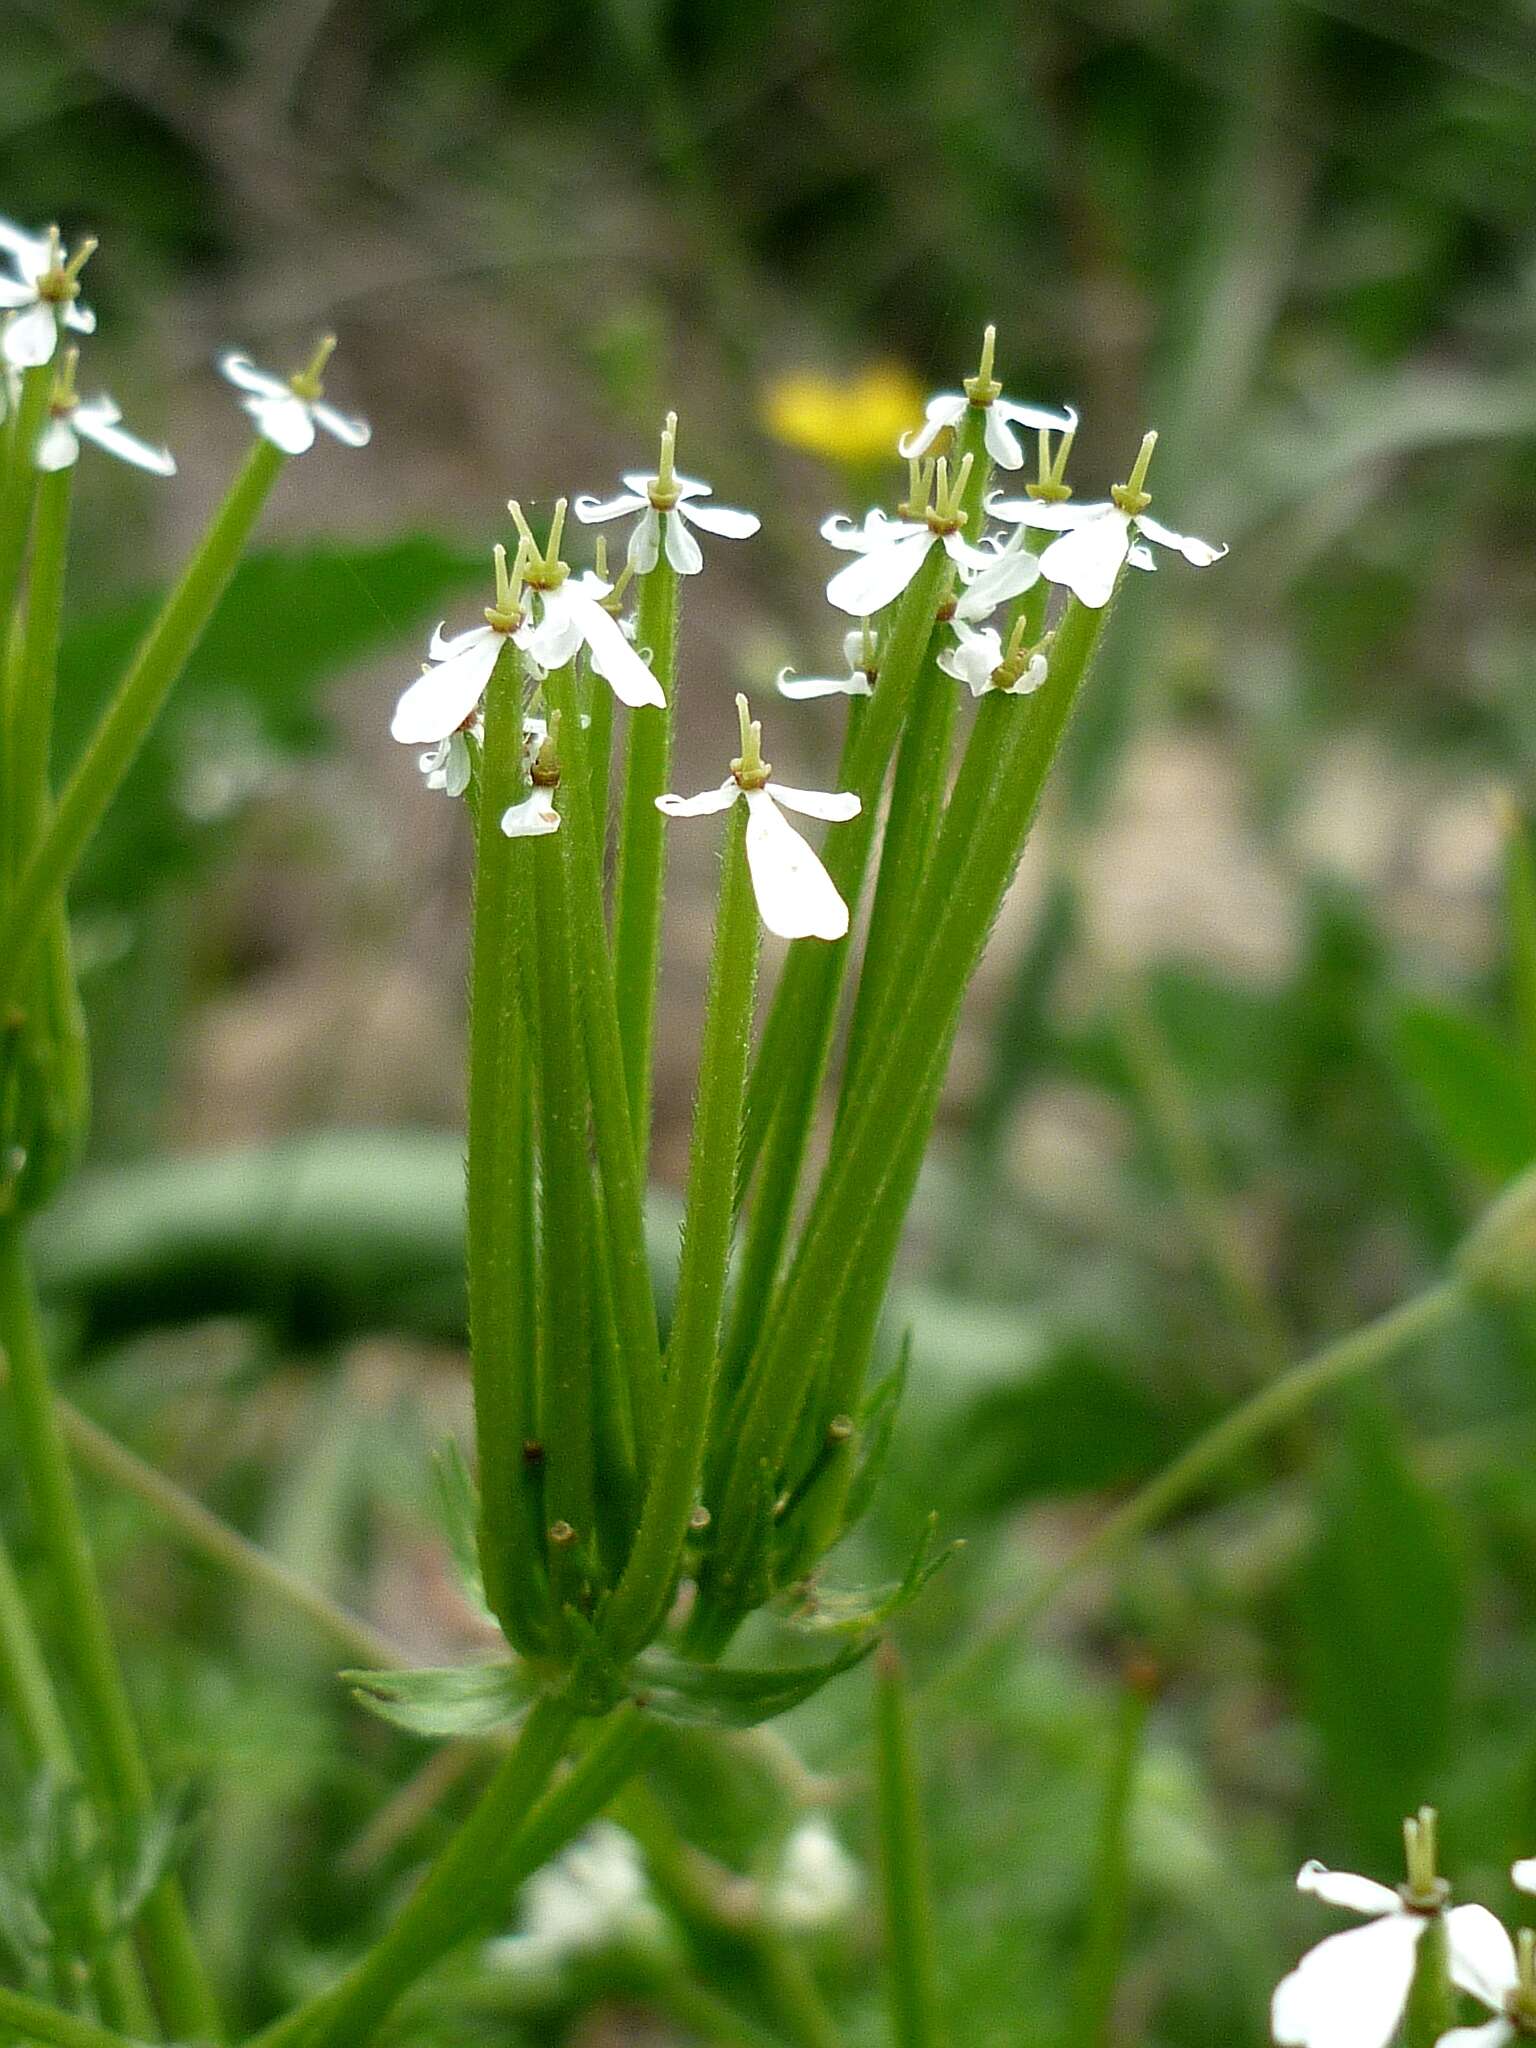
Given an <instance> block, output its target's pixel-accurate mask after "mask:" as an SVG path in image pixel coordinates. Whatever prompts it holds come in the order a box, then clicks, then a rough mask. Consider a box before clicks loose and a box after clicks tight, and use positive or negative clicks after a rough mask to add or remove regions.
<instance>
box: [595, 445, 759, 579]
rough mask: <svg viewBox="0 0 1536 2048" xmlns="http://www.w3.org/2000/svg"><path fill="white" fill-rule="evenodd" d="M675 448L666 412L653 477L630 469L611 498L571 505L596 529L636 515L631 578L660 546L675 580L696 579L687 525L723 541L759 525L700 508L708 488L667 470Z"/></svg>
mask: <svg viewBox="0 0 1536 2048" xmlns="http://www.w3.org/2000/svg"><path fill="white" fill-rule="evenodd" d="M676 447H677V414H676V413H675V412H669V413H668V414H667V423H666V425H665V426H664V427H663V428H662V433H661V460H660V462H659V463H658V464H657V469H656V474H655V476H646V475H644V474H643V473H642V472H641V471H640V470H630V471H628V472H626V474H625V476H624V478H623V483H624V489H623V492H622V493H621V494H620V496H618V497H617V498H594V497H591V496H583V497H580V498H578V499H577V500H576V501H575V504H574V505H573V507H572V510H573V511H574V512H575V514H576V517H577V518H578V519H579V520H580V521H581V523H582V525H583V526H602V525H604V524H605V523H606V522H607V521H608V520H610V519H624V518H627V517H628V516H629V515H630V514H631V513H634V512H638V513H639V514H640V517H639V518H638V519H637V520H636V521H635V524H634V527H633V528H632V530H631V532H630V536H629V557H628V558H629V566H630V568H631V569H633V570H634V572H635V574H636V575H637V576H648V575H649V574H650V572H651V570H652V569H654V568H655V566H656V564H657V562H658V561H659V560H660V559H661V551H662V548H663V546H665V548H666V553H667V560H668V561H669V562H670V563H671V564H672V567H673V568H674V569H675V570H676V571H677V573H678V575H679V576H697V575H698V573H699V571H700V570H701V569H702V568H703V566H704V551H703V549H702V548H701V547H700V546H699V544H698V542H697V541H696V540H695V539H694V537H693V535H692V533H690V532H689V530H688V529H689V528H690V527H691V526H697V527H699V528H700V529H701V530H702V531H703V532H705V533H715V534H719V535H721V536H722V538H724V539H726V540H747V539H750V537H751V536H752V535H753V534H754V533H756V532H757V531H758V529H759V527H760V526H761V525H762V521H761V520H760V519H759V518H758V516H757V514H756V513H755V512H736V511H733V510H732V509H731V507H730V506H729V505H701V504H700V503H699V500H700V499H701V498H709V497H713V496H714V488H713V486H712V485H710V484H704V483H700V482H699V481H698V479H697V478H695V477H687V476H679V475H678V474H677V472H676V470H675V469H674V468H673V466H672V461H673V456H674V453H675V451H676Z"/></svg>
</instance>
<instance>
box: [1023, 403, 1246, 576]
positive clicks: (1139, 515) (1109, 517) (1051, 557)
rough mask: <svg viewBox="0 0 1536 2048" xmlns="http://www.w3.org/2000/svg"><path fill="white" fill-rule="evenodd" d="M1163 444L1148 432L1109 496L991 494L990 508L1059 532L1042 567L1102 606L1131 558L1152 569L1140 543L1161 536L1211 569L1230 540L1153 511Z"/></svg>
mask: <svg viewBox="0 0 1536 2048" xmlns="http://www.w3.org/2000/svg"><path fill="white" fill-rule="evenodd" d="M1156 445H1157V436H1156V434H1148V435H1147V436H1146V438H1145V439H1144V440H1143V442H1142V444H1141V453H1140V454H1139V455H1138V456H1137V458H1136V466H1135V468H1134V469H1133V470H1132V471H1131V474H1130V479H1129V481H1128V482H1126V483H1123V484H1116V485H1115V487H1114V489H1113V490H1112V491H1111V492H1110V494H1109V496H1108V498H1105V499H1101V500H1097V501H1095V502H1093V503H1091V504H1086V505H1074V504H1071V503H1070V502H1064V501H1057V502H1050V501H1047V500H1041V499H1038V498H991V499H989V500H988V503H987V510H988V511H989V512H990V513H991V514H992V515H993V517H994V518H996V519H1010V520H1014V521H1016V522H1017V523H1018V524H1019V525H1021V526H1033V527H1038V528H1041V529H1042V530H1044V531H1045V532H1048V533H1055V534H1059V535H1060V538H1059V539H1058V540H1053V541H1052V542H1051V544H1050V546H1049V547H1048V548H1047V549H1046V550H1045V552H1044V554H1043V555H1042V556H1041V557H1040V567H1041V569H1042V570H1043V571H1044V573H1045V575H1046V576H1047V577H1049V579H1050V580H1051V582H1052V583H1064V584H1065V585H1066V587H1067V589H1068V590H1070V591H1071V592H1072V595H1073V596H1074V597H1075V598H1076V599H1077V601H1078V603H1079V604H1084V605H1087V606H1088V607H1089V609H1090V610H1091V611H1098V610H1099V609H1101V607H1102V606H1104V605H1106V604H1108V602H1109V598H1110V593H1111V592H1112V591H1113V589H1114V587H1115V582H1116V579H1117V578H1118V576H1119V574H1120V571H1121V568H1122V567H1123V566H1124V564H1125V562H1126V561H1127V559H1130V560H1131V561H1132V563H1133V566H1134V567H1136V568H1138V569H1150V568H1151V567H1152V558H1151V556H1150V554H1149V553H1148V552H1147V550H1146V549H1145V547H1141V546H1140V543H1142V542H1145V541H1155V542H1156V544H1157V545H1158V546H1159V547H1163V548H1172V549H1173V550H1174V551H1175V553H1177V554H1181V555H1182V556H1183V557H1184V559H1185V561H1186V562H1189V563H1191V564H1193V566H1194V567H1195V568H1197V569H1208V568H1209V567H1210V565H1211V563H1212V562H1219V561H1220V560H1221V558H1222V556H1223V555H1224V554H1225V553H1226V552H1227V550H1226V548H1225V546H1218V545H1217V544H1216V543H1215V542H1213V541H1208V540H1199V539H1197V538H1196V537H1195V536H1194V535H1193V534H1187V533H1175V532H1174V530H1173V528H1172V527H1171V526H1164V525H1162V524H1161V522H1160V521H1158V520H1156V519H1149V518H1148V517H1147V509H1146V508H1147V506H1148V505H1150V504H1151V502H1152V500H1151V499H1150V498H1149V497H1148V496H1147V493H1146V492H1145V490H1143V488H1142V485H1143V483H1144V482H1145V480H1146V474H1147V465H1148V463H1149V462H1150V461H1151V459H1152V450H1153V448H1154V447H1155V446H1156Z"/></svg>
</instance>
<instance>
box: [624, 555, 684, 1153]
mask: <svg viewBox="0 0 1536 2048" xmlns="http://www.w3.org/2000/svg"><path fill="white" fill-rule="evenodd" d="M668 516H670V515H668ZM677 600H678V590H677V571H676V570H675V569H674V568H673V567H672V564H671V563H670V562H669V561H668V560H667V558H666V554H665V553H663V554H662V556H661V559H660V560H659V561H658V562H657V564H656V566H655V568H654V569H652V570H651V571H650V573H649V575H646V576H642V577H641V578H640V599H639V605H638V608H637V611H636V621H635V634H636V638H637V640H638V642H639V644H640V646H641V647H642V648H644V649H646V650H647V652H648V654H649V657H650V665H651V673H652V675H654V676H655V678H656V680H657V682H658V683H660V685H661V687H662V690H663V691H664V692H665V695H666V699H667V701H666V705H665V707H664V708H657V707H656V706H653V705H644V706H642V707H641V708H640V709H639V710H636V711H631V713H630V714H629V749H628V752H627V754H626V756H625V762H624V797H623V812H622V816H621V819H620V824H619V857H618V868H617V870H616V872H615V875H614V899H613V978H614V986H615V989H616V991H617V997H618V1008H619V1035H620V1038H621V1039H622V1041H623V1049H624V1091H625V1094H626V1095H627V1097H628V1099H629V1124H630V1129H631V1130H632V1131H633V1132H634V1134H635V1153H636V1156H637V1157H638V1159H639V1161H640V1166H641V1177H642V1179H643V1178H644V1175H645V1169H646V1165H647V1162H648V1160H649V1158H650V1151H651V1050H652V1046H653V1043H654V1039H655V1027H656V974H657V968H658V965H659V962H660V955H661V904H662V891H663V888H664V886H665V883H666V871H667V839H666V820H665V819H664V818H663V817H662V815H661V813H660V812H659V811H658V810H657V808H656V799H657V797H659V796H661V795H662V794H663V793H664V791H665V790H666V787H667V780H668V777H669V775H670V773H671V764H672V723H673V719H674V717H675V716H676V708H677V612H678V602H677Z"/></svg>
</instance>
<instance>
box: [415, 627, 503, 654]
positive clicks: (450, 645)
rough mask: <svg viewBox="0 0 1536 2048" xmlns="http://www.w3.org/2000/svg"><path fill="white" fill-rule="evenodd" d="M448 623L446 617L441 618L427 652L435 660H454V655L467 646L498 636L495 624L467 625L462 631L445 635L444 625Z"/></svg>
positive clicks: (461, 651) (473, 645) (460, 652)
mask: <svg viewBox="0 0 1536 2048" xmlns="http://www.w3.org/2000/svg"><path fill="white" fill-rule="evenodd" d="M447 623H448V622H447V620H446V619H439V621H438V623H437V627H436V629H435V630H434V632H433V634H432V642H431V645H430V646H429V647H428V649H427V652H428V653H429V654H430V655H431V657H432V659H433V660H434V661H452V659H453V657H454V656H455V655H456V654H462V653H463V652H464V650H465V648H466V647H475V646H477V645H478V644H479V643H480V641H482V640H492V639H494V638H495V637H496V628H495V627H494V626H467V627H466V628H465V630H464V631H463V632H462V633H449V634H446V635H445V634H444V632H443V627H444V626H445V625H446V624H447Z"/></svg>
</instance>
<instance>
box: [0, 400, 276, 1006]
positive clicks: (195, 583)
mask: <svg viewBox="0 0 1536 2048" xmlns="http://www.w3.org/2000/svg"><path fill="white" fill-rule="evenodd" d="M283 462H284V457H283V455H282V454H281V452H280V451H279V450H278V449H276V448H274V447H273V446H272V444H271V442H270V441H265V440H258V441H257V442H256V444H255V446H254V447H253V448H252V450H251V452H250V454H249V456H247V458H246V461H245V464H244V466H243V468H242V469H241V471H240V473H239V475H238V476H237V477H236V479H235V481H234V483H233V485H232V486H231V488H230V491H229V495H228V496H227V497H226V498H225V500H224V503H223V504H222V505H221V506H220V508H219V510H218V512H217V513H216V514H215V516H214V519H213V523H212V524H211V525H210V527H209V528H208V531H207V533H206V535H205V536H204V538H203V541H202V544H201V546H200V547H199V548H198V550H197V553H196V554H195V555H194V556H193V557H192V560H191V561H190V562H189V563H188V564H187V567H186V569H185V571H184V572H183V575H182V578H181V581H180V582H179V583H178V584H177V585H176V588H175V589H174V590H173V591H172V592H171V594H170V596H169V597H168V598H167V599H166V602H165V605H164V607H163V609H162V610H161V613H160V616H159V617H158V619H156V621H155V623H154V625H153V626H151V627H150V629H149V634H148V636H147V638H146V639H145V641H144V643H143V645H142V646H141V647H140V649H139V652H138V654H137V655H136V656H135V657H134V660H133V663H132V665H131V666H130V668H129V670H128V673H127V675H126V676H124V678H123V680H122V682H121V683H120V684H119V685H118V689H117V693H116V695H115V696H114V697H113V699H112V702H111V703H110V704H109V705H108V707H107V709H106V711H105V712H104V713H103V715H102V719H101V723H100V724H99V725H98V726H97V728H96V731H95V733H94V734H93V735H92V737H91V740H90V743H89V745H88V746H87V747H86V750H85V753H84V755H83V756H82V757H81V759H80V761H79V763H78V764H77V766H76V768H75V771H74V773H73V774H72V775H71V777H70V779H69V781H68V782H67V783H66V785H65V787H64V789H63V791H62V793H61V795H60V797H59V802H58V807H57V809H56V810H55V812H54V815H53V818H52V820H51V821H50V823H49V825H48V827H47V829H46V831H45V832H44V834H43V837H42V839H41V840H40V842H39V843H38V846H37V848H36V850H35V851H34V853H33V854H32V857H31V859H30V860H29V861H28V862H27V865H26V867H25V869H24V870H23V871H22V873H21V875H20V877H19V878H18V880H17V884H16V890H15V894H14V896H13V898H12V900H11V902H10V905H9V908H8V913H7V916H6V920H5V924H4V926H3V928H0V1011H3V1010H5V1009H6V1008H7V1007H8V1006H9V1005H10V1004H11V1003H13V1002H14V1001H15V1000H16V997H17V994H18V991H19V989H20V987H21V979H22V975H23V973H24V970H25V969H26V966H27V964H28V961H29V959H30V956H31V952H32V948H33V946H34V945H35V944H36V942H37V939H38V937H39V935H40V934H41V932H42V929H43V925H44V923H45V921H46V919H47V915H48V911H49V908H50V906H51V905H52V903H53V902H54V900H55V898H56V897H57V896H58V895H59V894H60V893H61V891H62V890H63V889H64V888H65V887H66V885H67V884H68V881H69V878H70V876H71V874H72V873H73V872H74V869H75V867H76V864H77V863H78V861H79V859H80V856H81V854H82V853H83V852H84V851H85V848H86V846H87V845H88V844H89V843H90V840H91V838H92V836H93V834H94V833H95V831H96V828H97V826H98V825H100V823H101V821H102V818H103V817H104V816H105V815H106V812H107V808H108V806H109V805H110V804H111V802H112V799H113V797H114V796H116V794H117V792H118V790H119V788H120V787H121V785H122V781H123V777H124V776H125V775H126V774H127V772H128V768H129V766H130V764H131V763H132V761H133V758H134V756H135V755H136V754H137V753H138V751H139V748H140V747H141V746H142V744H143V742H144V739H145V736H146V735H147V734H148V732H149V729H150V727H151V725H152V724H153V723H154V720H155V718H156V716H157V714H158V713H159V710H160V707H161V705H162V704H163V703H164V702H165V699H166V696H167V694H168V693H169V691H170V689H171V687H172V685H173V684H174V683H175V681H176V679H177V677H178V676H179V675H180V674H181V671H182V669H183V668H184V667H185V666H186V663H187V659H188V657H189V656H190V654H191V653H192V650H193V648H194V647H195V646H196V645H197V641H198V638H199V636H200V635H201V633H202V631H203V628H204V627H205V626H206V625H207V623H208V621H209V619H210V618H211V617H212V615H213V611H214V607H215V606H216V605H217V604H218V601H219V599H220V598H221V597H222V596H223V594H224V590H225V587H226V585H227V584H228V582H229V579H230V577H231V576H232V575H233V574H234V572H235V567H236V564H237V563H238V562H239V559H240V555H241V552H242V551H243V549H244V547H245V544H246V541H247V540H248V539H249V537H250V533H251V529H252V528H253V527H254V525H255V524H256V520H257V517H258V515H259V514H260V512H261V508H262V506H263V505H264V504H265V503H266V499H267V493H268V492H269V491H270V490H271V488H272V486H273V484H274V483H275V482H276V480H277V477H278V474H279V472H280V471H281V469H282V466H283Z"/></svg>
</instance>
